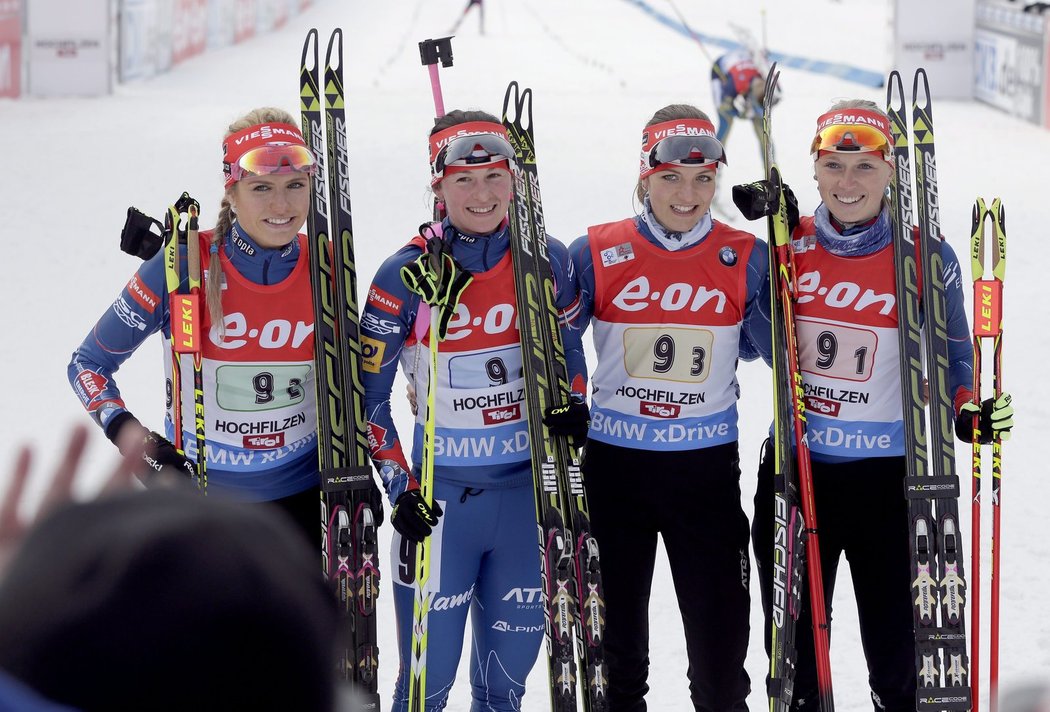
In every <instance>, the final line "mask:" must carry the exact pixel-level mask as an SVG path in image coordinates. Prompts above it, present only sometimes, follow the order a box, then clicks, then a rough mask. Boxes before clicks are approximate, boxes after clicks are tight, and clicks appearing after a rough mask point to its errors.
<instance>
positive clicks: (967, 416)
mask: <svg viewBox="0 0 1050 712" xmlns="http://www.w3.org/2000/svg"><path fill="white" fill-rule="evenodd" d="M975 415H976V416H978V423H977V430H978V432H979V433H980V438H979V442H980V443H981V444H982V445H987V444H988V443H990V442H992V440H993V439H995V437H996V436H998V437H999V439H1000V440H1009V439H1010V431H1011V430H1012V429H1013V427H1014V406H1013V398H1011V397H1010V394H1009V393H1003V394H1001V395H1000V396H999V397H998V398H994V399H993V398H987V399H985V401H984V402H983V403H981V406H980V408H978V407H977V404H975V403H970V402H967V403H964V404H963V406H962V407H961V408H959V416H958V417H957V418H956V419H955V434H956V436H958V438H959V439H960V440H963V441H965V442H973V417H974V416H975Z"/></svg>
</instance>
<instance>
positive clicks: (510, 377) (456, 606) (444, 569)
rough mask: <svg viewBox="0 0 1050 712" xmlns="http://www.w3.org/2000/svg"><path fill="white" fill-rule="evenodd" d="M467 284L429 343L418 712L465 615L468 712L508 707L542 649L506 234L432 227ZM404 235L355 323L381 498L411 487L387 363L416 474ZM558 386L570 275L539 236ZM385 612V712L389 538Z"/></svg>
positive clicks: (416, 365) (569, 318)
mask: <svg viewBox="0 0 1050 712" xmlns="http://www.w3.org/2000/svg"><path fill="white" fill-rule="evenodd" d="M438 229H440V230H442V232H443V236H444V239H445V240H446V242H447V243H448V244H449V246H450V247H451V251H452V255H453V257H454V258H455V259H456V261H457V262H458V263H459V265H460V266H461V267H462V268H464V269H466V270H469V271H470V272H471V273H472V274H473V281H472V282H471V283H470V285H469V286H468V287H467V288H466V290H465V291H464V292H463V294H462V296H461V298H460V300H459V304H458V306H457V309H456V312H455V315H454V316H453V317H452V318H451V321H450V322H449V329H448V335H447V337H446V339H445V340H444V341H442V342H441V343H440V346H439V354H440V355H439V367H438V383H437V384H436V390H435V407H436V417H435V422H436V437H435V447H434V455H435V457H434V463H435V467H434V499H435V500H436V501H438V502H439V503H440V505H441V507H442V509H443V510H444V515H443V516H442V517H441V519H440V520H439V522H438V524H437V526H436V527H435V528H434V531H433V533H432V534H431V537H430V542H431V544H430V545H431V569H430V586H431V591H432V592H433V600H432V603H431V608H430V614H429V618H428V631H429V635H428V646H427V686H426V709H427V710H439V709H443V708H444V706H445V704H446V702H447V698H448V693H449V690H450V689H451V687H452V683H453V681H454V678H455V673H456V667H457V664H458V661H459V658H460V655H461V652H462V647H463V635H464V626H465V624H466V616H467V612H468V610H469V611H470V612H471V615H472V624H473V625H472V629H473V640H472V643H471V666H470V669H471V673H470V674H471V685H472V697H473V704H472V707H471V709H472V710H478V711H480V710H518V709H520V706H521V698H522V695H523V694H524V691H525V679H526V677H527V676H528V674H529V671H530V670H531V669H532V666H533V664H534V662H535V660H536V654H537V651H538V649H539V645H540V642H541V641H542V639H543V629H544V622H543V609H542V605H541V589H540V561H539V554H538V549H537V546H538V544H537V540H536V511H535V500H534V495H533V488H532V469H531V464H530V459H529V457H530V455H529V441H528V431H527V421H526V417H527V416H526V409H525V401H524V399H525V389H524V379H523V375H522V365H521V364H522V359H521V348H520V345H519V336H518V331H517V323H518V317H517V309H516V306H515V297H514V283H513V273H512V270H511V264H510V252H509V248H510V242H509V240H510V234H509V231H508V229H507V228H506V227H505V226H503V227H501V228H500V229H499V230H497V231H496V232H495V233H493V234H490V235H468V234H464V233H461V232H459V231H458V230H456V229H455V228H453V227H452V226H451V225H450V224H449V223H448V222H447V221H446V222H444V223H442V224H441V225H440V227H439V228H438ZM422 247H423V243H422V241H421V239H419V238H416V239H415V240H413V241H412V242H410V243H409V244H408V245H406V246H405V247H403V248H401V249H400V250H398V252H396V253H395V254H394V255H393V256H392V257H390V258H389V259H387V260H386V261H385V262H384V263H383V265H382V266H381V267H380V268H379V270H378V272H377V273H376V276H375V280H374V281H373V283H372V286H371V288H370V289H369V292H368V297H367V300H366V303H365V307H364V310H363V313H362V318H361V335H362V339H361V341H362V349H363V352H364V367H363V371H364V373H363V377H364V385H365V403H366V409H367V413H368V422H369V428H370V440H371V445H372V457H373V460H374V461H375V463H376V466H377V468H378V469H379V470H380V475H381V476H382V478H383V481H384V485H385V486H386V490H387V493H388V495H389V497H390V500H391V502H394V501H396V500H397V498H398V496H400V495H401V494H402V493H403V492H404V491H405V490H406V489H409V488H416V487H418V483H417V481H416V479H415V476H414V475H413V474H411V472H410V470H411V468H410V467H409V465H408V461H407V459H406V458H405V455H404V451H403V448H402V445H401V440H400V437H399V435H398V432H397V429H396V427H395V425H394V422H393V419H392V416H391V408H390V395H391V390H392V388H393V383H394V377H395V375H396V373H397V370H398V364H399V363H400V365H401V368H402V370H403V371H404V373H405V375H406V377H407V378H408V379H409V381H410V383H412V384H413V385H414V387H415V391H416V394H417V398H418V399H419V404H420V405H419V408H418V414H417V418H416V423H415V433H414V438H413V441H414V442H413V450H412V462H413V464H414V465H415V467H416V468H418V467H419V463H420V459H421V453H422V429H423V424H424V422H425V413H426V406H425V403H426V397H427V387H428V384H427V380H428V377H429V363H430V353H429V338H430V333H429V324H430V321H429V319H430V315H429V307H427V306H426V305H425V304H423V305H421V303H420V298H419V296H418V295H416V294H413V293H411V292H410V291H409V290H408V289H407V288H406V287H405V285H404V283H403V282H402V280H401V276H400V270H401V267H402V266H404V265H406V264H408V263H410V262H412V261H413V260H415V259H416V257H418V256H419V255H420V254H421V252H422ZM549 254H550V260H551V266H552V268H553V271H554V279H555V285H556V290H557V293H556V297H557V305H558V308H559V309H560V311H561V320H562V322H561V333H562V339H563V341H564V344H565V352H566V360H567V362H568V369H569V371H568V372H569V374H570V380H573V381H575V382H577V383H582V379H584V378H585V371H584V363H583V349H582V344H581V341H580V333H579V331H578V330H577V329H576V328H575V326H574V319H575V313H576V310H577V307H578V302H577V295H576V279H575V275H574V274H573V271H572V265H571V262H570V261H569V258H568V253H567V251H566V249H565V247H564V245H562V244H561V243H559V242H557V241H554V240H550V241H549ZM392 558H393V564H392V566H391V570H392V571H393V572H394V584H395V586H394V605H395V609H396V612H397V619H398V633H399V643H400V651H401V670H400V674H399V676H398V680H397V685H396V687H395V691H394V707H393V709H394V710H395V711H398V710H404V709H405V708H406V706H407V697H408V674H409V666H410V654H411V640H412V614H413V600H414V591H415V589H414V578H415V572H414V570H413V569H414V561H415V545H414V544H413V543H412V542H410V541H408V540H406V539H404V538H403V537H401V536H400V535H399V534H396V533H395V535H394V539H393V544H392Z"/></svg>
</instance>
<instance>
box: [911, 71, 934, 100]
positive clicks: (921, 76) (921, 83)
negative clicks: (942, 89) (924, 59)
mask: <svg viewBox="0 0 1050 712" xmlns="http://www.w3.org/2000/svg"><path fill="white" fill-rule="evenodd" d="M920 88H921V89H922V96H923V102H922V106H924V107H925V108H927V109H928V108H929V107H930V78H929V76H928V75H927V74H926V69H925V68H923V67H919V68H918V69H916V70H915V79H914V80H912V85H911V96H912V101H913V102H914V103H915V104H919V89H920Z"/></svg>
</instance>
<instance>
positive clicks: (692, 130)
mask: <svg viewBox="0 0 1050 712" xmlns="http://www.w3.org/2000/svg"><path fill="white" fill-rule="evenodd" d="M672 136H707V137H710V138H713V139H716V140H717V134H716V133H715V126H714V124H712V123H711V122H710V121H707V120H706V119H673V120H671V121H663V122H661V123H659V124H653V125H652V126H646V127H645V130H644V131H642V153H641V156H640V158H639V166H638V172H639V174H640V176H641V177H642V178H645V177H647V176H649V175H652V174H653V173H656V172H657V171H662V170H667V166H668V165H670V164H667V163H661V164H660V165H658V166H651V165H649V156H650V155H651V153H652V151H653V149H654V148H656V144H658V143H660V142H661V141H663V140H664V139H666V138H671V137H672ZM712 165H717V162H716V163H715V164H712Z"/></svg>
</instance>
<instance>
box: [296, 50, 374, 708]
mask: <svg viewBox="0 0 1050 712" xmlns="http://www.w3.org/2000/svg"><path fill="white" fill-rule="evenodd" d="M342 39H343V37H342V31H341V30H339V29H337V30H335V31H334V32H333V33H332V36H331V38H330V40H329V43H328V50H327V54H326V62H325V69H324V75H323V76H324V85H323V89H324V92H323V94H324V95H323V97H322V96H321V91H320V88H321V85H320V82H319V79H320V78H321V66H320V61H319V44H318V43H319V38H318V32H317V30H316V29H311V30H310V31H309V33H308V34H307V36H306V41H305V42H304V44H303V54H302V62H301V65H300V81H299V89H300V100H301V117H302V133H303V138H304V139H305V140H306V142H307V145H308V146H309V147H310V149H311V151H313V153H314V157H315V159H316V161H317V171H316V174H315V175H314V178H313V181H312V187H313V190H312V191H311V197H310V212H309V216H308V219H307V232H308V235H309V240H308V242H309V260H310V267H311V269H310V284H311V290H312V292H313V306H314V376H315V382H316V391H317V420H318V427H317V444H318V463H319V469H320V473H321V555H322V564H323V570H324V574H325V576H326V578H327V580H328V581H329V582H330V585H331V586H332V589H333V591H334V592H335V595H336V597H337V599H338V601H339V610H340V617H341V621H342V622H341V627H342V630H341V631H340V640H341V642H340V646H339V651H338V659H337V660H336V665H337V667H338V670H339V672H340V674H341V676H342V678H343V679H345V680H348V681H350V682H351V683H352V684H353V685H354V687H355V690H356V692H357V695H358V697H359V705H360V709H362V710H378V709H379V693H378V679H377V675H376V673H377V670H378V663H379V650H378V644H377V639H376V619H375V616H376V612H375V606H376V601H377V597H378V594H379V569H378V562H379V559H378V543H377V532H376V528H377V524H376V521H377V520H376V513H375V512H373V511H372V508H371V505H370V503H369V490H370V488H371V487H372V468H371V464H370V459H369V447H368V432H367V427H366V422H365V413H364V387H363V385H362V382H361V362H362V356H361V344H360V338H359V324H358V311H359V310H358V302H357V277H356V265H355V262H354V243H353V229H352V224H351V212H350V192H349V166H348V160H347V136H346V121H345V109H344V92H343V62H342V50H343V43H342ZM322 99H323V111H324V123H323V124H322V115H321V114H322ZM326 166H327V167H328V170H327V171H326ZM332 235H334V239H332Z"/></svg>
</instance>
